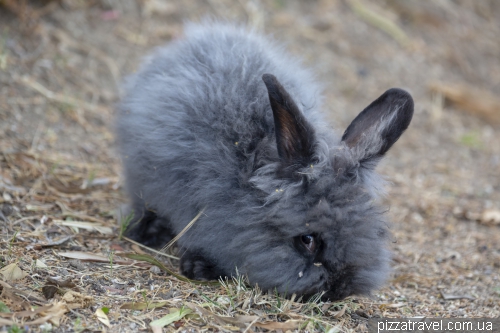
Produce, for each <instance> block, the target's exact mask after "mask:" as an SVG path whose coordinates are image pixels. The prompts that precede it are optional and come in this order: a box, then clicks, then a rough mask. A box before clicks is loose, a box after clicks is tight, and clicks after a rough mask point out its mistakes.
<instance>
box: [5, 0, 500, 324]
mask: <svg viewBox="0 0 500 333" xmlns="http://www.w3.org/2000/svg"><path fill="white" fill-rule="evenodd" d="M23 3H24V4H25V5H23ZM207 15H210V16H212V17H216V18H223V19H229V20H234V21H236V22H245V23H247V24H248V25H250V26H252V27H254V28H256V29H259V30H261V31H263V32H264V33H267V34H271V35H273V36H274V38H275V39H277V40H279V41H281V42H283V43H284V44H285V45H286V48H287V49H288V50H289V51H290V52H291V53H293V54H295V55H297V56H299V57H301V58H302V59H303V60H304V63H305V64H306V65H307V66H309V67H311V68H312V69H313V70H314V71H315V72H316V73H317V75H318V79H319V80H320V81H321V82H322V83H323V85H324V95H325V97H326V98H325V104H324V110H325V112H327V113H328V114H329V115H331V117H330V118H331V120H332V123H333V124H334V125H333V126H334V127H335V128H338V130H339V131H342V130H343V129H344V128H345V127H346V126H347V125H348V124H349V122H350V121H351V120H352V119H353V118H354V116H355V115H356V114H357V113H358V112H359V111H360V110H362V109H363V108H364V107H365V106H366V105H368V104H369V103H370V102H371V101H372V100H373V99H375V98H376V97H378V96H379V95H380V94H381V93H382V92H383V91H385V90H386V89H388V88H390V87H401V88H404V89H407V90H408V91H410V92H411V94H412V95H413V97H414V100H415V114H414V118H413V122H412V124H411V125H410V128H409V129H408V131H407V132H406V133H405V134H404V135H403V136H402V138H401V139H400V140H399V141H398V143H396V145H395V146H394V148H393V149H392V150H391V151H390V152H389V153H388V155H387V157H386V159H385V160H384V162H383V163H381V165H380V166H379V168H378V170H379V171H380V172H381V173H382V174H383V175H385V176H386V177H387V178H388V179H389V180H390V181H391V185H390V187H389V188H388V195H387V198H386V199H385V201H386V204H387V205H388V206H389V207H390V210H389V215H390V217H391V220H392V221H393V225H392V231H393V242H392V244H391V248H392V250H393V252H394V261H393V273H392V278H391V280H390V281H389V282H388V283H387V285H386V286H385V287H384V288H382V289H381V290H379V291H377V292H376V293H375V294H374V295H373V297H371V298H366V297H350V298H348V299H347V300H345V301H343V302H337V303H323V302H321V301H317V302H312V303H297V302H294V301H289V300H285V299H281V298H280V297H276V296H274V295H269V294H262V293H260V292H259V291H258V290H251V289H247V288H245V287H244V286H243V285H241V283H235V284H233V283H228V284H225V285H222V286H208V285H195V284H191V283H188V282H183V281H181V280H179V279H177V278H175V277H173V276H171V275H169V274H167V273H165V272H164V271H163V270H161V269H158V268H157V267H156V266H153V265H151V264H150V263H147V262H144V261H140V260H132V259H130V258H126V257H124V256H122V255H121V254H122V253H126V252H127V253H128V252H136V253H143V251H144V253H150V252H148V251H147V250H144V249H141V248H139V246H137V245H135V244H132V243H130V242H129V241H127V240H125V239H120V238H119V234H120V228H119V227H118V225H117V222H116V216H117V214H116V209H117V207H120V205H122V204H123V203H125V197H124V195H123V193H122V192H123V189H122V182H121V179H120V161H119V158H118V156H117V154H116V152H115V143H114V136H113V131H112V128H113V108H114V104H115V102H116V101H117V100H118V97H119V85H120V82H121V80H122V78H123V77H124V76H126V74H127V73H131V72H133V71H134V70H135V69H136V68H137V66H138V64H139V63H140V62H139V59H140V58H141V56H143V55H145V54H147V53H148V51H150V50H151V49H152V48H154V47H155V46H158V45H162V44H164V43H168V41H170V40H172V39H176V38H181V36H182V31H183V22H184V21H186V20H194V21H197V20H200V19H201V18H203V17H206V16H207ZM499 18H500V2H499V1H496V0H482V1H471V0H469V1H467V0H438V1H419V0H380V1H367V0H357V1H354V0H343V1H341V0H313V1H299V0H289V1H285V0H273V1H258V0H249V1H247V0H238V1H230V0H209V1H195V0H185V1H181V0H177V1H162V0H121V1H118V0H92V1H81V0H61V1H48V0H45V1H42V0H39V1H28V2H23V1H16V0H0V194H1V196H0V207H1V214H0V242H1V243H0V273H1V275H0V290H1V291H2V293H1V295H0V302H1V303H0V332H21V331H23V330H24V332H28V331H29V332H42V331H44V332H73V331H74V332H83V331H92V332H98V331H107V332H108V331H109V332H135V331H150V330H152V329H156V331H158V332H160V331H161V330H162V329H161V328H151V327H150V322H151V321H152V320H157V319H159V318H161V317H163V316H165V315H167V314H170V317H168V318H167V319H166V320H168V322H169V324H168V325H165V326H164V328H163V331H169V332H170V331H182V332H184V331H186V332H190V331H193V332H194V331H218V332H222V331H223V332H226V331H247V332H252V331H256V332H258V331H265V330H276V331H282V332H285V331H292V332H293V331H307V332H312V331H317V332H358V331H365V330H366V321H367V318H370V317H377V316H382V317H418V316H426V317H459V318H461V317H490V318H491V317H499V316H500V120H499V119H500V116H499V114H500V100H499V96H500V44H499V36H500V19H499ZM291 70H293V69H291ZM158 258H160V259H161V260H163V259H162V258H163V257H158ZM175 264H176V260H170V262H167V265H169V266H171V267H172V266H173V267H175ZM13 323H15V324H14V325H13ZM158 326H162V325H159V324H158ZM497 331H498V332H500V327H498V328H497Z"/></svg>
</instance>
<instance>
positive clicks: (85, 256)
mask: <svg viewBox="0 0 500 333" xmlns="http://www.w3.org/2000/svg"><path fill="white" fill-rule="evenodd" d="M57 254H58V255H60V256H61V257H65V258H71V259H79V260H87V261H97V262H107V263H109V257H108V256H103V255H100V254H95V253H90V252H59V253H57ZM113 263H114V264H119V265H132V264H133V263H134V262H133V261H130V260H120V259H117V258H113Z"/></svg>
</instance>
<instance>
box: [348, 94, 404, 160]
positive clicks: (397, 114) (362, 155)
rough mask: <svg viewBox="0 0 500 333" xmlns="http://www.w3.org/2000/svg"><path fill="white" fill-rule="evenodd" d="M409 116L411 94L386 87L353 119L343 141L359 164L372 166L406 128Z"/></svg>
mask: <svg viewBox="0 0 500 333" xmlns="http://www.w3.org/2000/svg"><path fill="white" fill-rule="evenodd" d="M412 116H413V99H412V97H411V96H410V94H409V93H407V92H406V91H404V90H401V89H397V88H393V89H389V90H387V91H386V92H385V93H383V94H382V96H380V97H379V98H377V99H376V100H375V101H373V102H372V103H371V104H370V105H369V106H368V107H367V108H366V109H364V110H363V111H362V112H361V113H360V114H359V115H358V116H357V117H356V118H355V119H354V120H353V121H352V123H351V124H350V125H349V127H347V129H346V130H345V132H344V135H343V136H342V141H344V142H345V143H346V144H347V146H348V147H349V148H351V150H352V151H353V153H354V156H355V157H356V158H357V159H358V160H359V162H360V164H361V165H363V164H365V166H369V165H371V166H374V165H375V164H376V162H377V161H378V160H379V159H380V157H382V156H383V155H384V154H385V153H386V152H387V151H388V150H389V148H391V147H392V145H393V144H394V143H395V142H396V141H397V140H398V139H399V137H400V136H401V134H403V132H404V131H405V130H406V129H407V128H408V125H410V121H411V118H412ZM366 162H370V163H369V164H366Z"/></svg>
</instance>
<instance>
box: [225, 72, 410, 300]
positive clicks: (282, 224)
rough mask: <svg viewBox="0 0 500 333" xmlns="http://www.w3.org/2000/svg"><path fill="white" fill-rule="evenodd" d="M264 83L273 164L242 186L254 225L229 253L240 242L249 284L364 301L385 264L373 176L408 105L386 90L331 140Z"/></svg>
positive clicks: (403, 123)
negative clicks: (256, 193) (253, 206)
mask: <svg viewBox="0 0 500 333" xmlns="http://www.w3.org/2000/svg"><path fill="white" fill-rule="evenodd" d="M263 80H264V83H265V85H266V87H267V91H268V94H269V101H270V105H271V109H272V112H273V116H274V123H275V133H276V145H277V154H278V156H279V158H278V159H279V161H278V162H274V163H269V162H267V163H262V164H261V166H259V167H258V168H256V169H255V172H254V173H253V174H252V176H251V177H250V179H249V182H250V183H251V184H252V186H253V187H254V188H258V189H259V190H260V193H261V195H262V197H261V198H262V201H263V203H264V205H263V209H262V210H261V212H262V213H261V214H262V215H261V219H260V221H259V222H258V225H255V226H248V227H249V228H248V229H247V231H246V232H245V233H242V234H240V235H235V236H234V237H233V241H232V243H234V245H235V247H237V246H238V244H239V245H243V244H246V245H245V246H241V247H240V248H241V249H242V250H241V251H243V253H241V255H242V256H243V257H244V258H245V259H244V260H243V262H244V264H243V266H244V267H242V268H243V270H244V272H245V274H247V275H248V278H249V280H250V282H252V283H254V284H258V285H259V286H260V287H261V288H262V289H264V290H266V289H276V290H277V291H278V292H280V293H283V294H288V295H291V294H293V293H296V294H298V295H305V296H306V297H307V296H308V295H313V294H316V293H320V292H325V294H324V298H327V299H330V300H334V299H340V298H344V297H346V296H349V295H351V294H368V293H369V292H370V291H371V290H373V289H374V288H377V287H379V286H380V285H381V284H382V283H383V282H384V280H385V278H386V276H387V274H388V272H389V260H390V254H389V251H388V250H387V248H386V245H387V244H386V243H387V240H388V238H389V231H388V228H387V225H386V222H385V220H384V216H383V210H382V209H381V208H379V207H377V205H376V203H375V198H376V193H377V192H378V191H379V187H380V186H379V185H380V181H379V178H378V177H377V176H376V174H375V173H374V168H375V166H376V164H377V162H378V161H379V160H380V159H381V158H382V157H383V156H384V154H385V153H386V152H387V151H388V150H389V149H390V148H391V146H392V145H393V144H394V143H395V142H396V141H397V140H398V138H399V137H400V136H401V134H402V133H403V132H404V131H405V130H406V128H407V127H408V125H409V124H410V121H411V118H412V115H413V100H412V98H411V96H410V95H409V94H408V93H407V92H405V91H403V90H400V89H390V90H387V91H386V92H385V93H384V94H382V95H381V96H380V97H379V98H378V99H376V100H375V101H374V102H373V103H371V104H370V105H369V106H368V107H367V108H366V109H364V110H363V111H362V112H361V113H360V114H359V115H358V116H357V117H356V118H355V119H354V120H353V122H352V123H351V124H350V125H349V126H348V127H347V129H346V130H345V132H344V134H343V136H342V138H341V140H339V141H338V142H332V138H331V137H329V136H328V134H325V133H323V132H321V133H320V131H321V129H318V128H317V126H316V127H315V126H313V125H312V124H311V123H310V122H308V121H307V120H306V117H305V116H304V115H303V114H302V113H301V112H300V111H299V108H298V107H297V105H296V104H295V102H294V100H293V98H292V97H291V96H290V95H289V94H288V93H287V91H286V90H285V89H284V88H283V86H282V85H281V84H280V83H279V82H278V80H277V79H276V78H275V77H274V76H273V75H270V74H265V75H264V76H263ZM269 154H271V153H269ZM274 154H276V150H274ZM264 155H265V154H264ZM261 158H262V159H265V157H261ZM264 207H265V208H264ZM262 221H264V222H262ZM256 224H257V222H256Z"/></svg>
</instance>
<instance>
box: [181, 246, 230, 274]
mask: <svg viewBox="0 0 500 333" xmlns="http://www.w3.org/2000/svg"><path fill="white" fill-rule="evenodd" d="M180 267H181V273H182V274H183V275H184V276H186V277H188V278H189V279H191V280H217V279H219V277H221V276H225V275H226V274H224V272H222V270H221V269H219V268H218V267H217V266H216V264H215V263H214V262H213V261H211V260H209V259H207V258H206V257H205V256H203V255H202V254H200V253H193V252H189V251H186V252H184V254H183V255H182V257H181V264H180Z"/></svg>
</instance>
